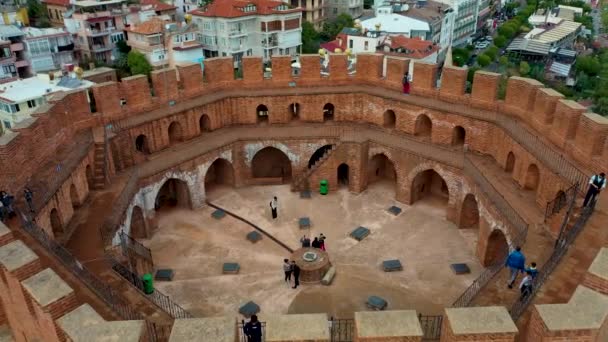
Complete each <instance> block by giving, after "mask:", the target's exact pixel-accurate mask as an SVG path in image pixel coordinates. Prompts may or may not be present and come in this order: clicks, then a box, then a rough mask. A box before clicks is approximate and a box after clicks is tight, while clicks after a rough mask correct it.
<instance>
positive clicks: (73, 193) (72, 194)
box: [70, 183, 82, 209]
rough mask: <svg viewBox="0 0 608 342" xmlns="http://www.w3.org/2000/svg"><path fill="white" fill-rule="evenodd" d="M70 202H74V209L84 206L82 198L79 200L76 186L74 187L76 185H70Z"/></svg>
mask: <svg viewBox="0 0 608 342" xmlns="http://www.w3.org/2000/svg"><path fill="white" fill-rule="evenodd" d="M70 200H71V201H72V208H73V209H76V208H78V207H80V205H81V204H82V203H81V202H80V198H78V191H77V190H76V185H74V183H72V184H71V185H70Z"/></svg>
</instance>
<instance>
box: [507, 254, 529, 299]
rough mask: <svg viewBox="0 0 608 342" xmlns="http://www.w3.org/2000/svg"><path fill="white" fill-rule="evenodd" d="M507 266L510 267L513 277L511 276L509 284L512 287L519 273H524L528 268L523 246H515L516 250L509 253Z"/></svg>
mask: <svg viewBox="0 0 608 342" xmlns="http://www.w3.org/2000/svg"><path fill="white" fill-rule="evenodd" d="M505 267H509V271H511V277H510V278H509V282H508V283H507V286H508V287H509V288H510V289H512V288H513V283H514V282H515V279H516V278H517V274H518V273H519V272H522V273H523V272H524V271H525V270H526V257H524V255H523V254H522V252H521V247H519V246H517V247H515V250H514V251H513V252H511V254H509V256H508V257H507V262H506V263H505Z"/></svg>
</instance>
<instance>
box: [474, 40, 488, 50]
mask: <svg viewBox="0 0 608 342" xmlns="http://www.w3.org/2000/svg"><path fill="white" fill-rule="evenodd" d="M488 46H490V43H489V42H487V41H483V42H479V43H477V44H475V48H476V49H478V50H481V49H485V48H487V47H488Z"/></svg>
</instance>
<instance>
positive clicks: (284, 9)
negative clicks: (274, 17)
mask: <svg viewBox="0 0 608 342" xmlns="http://www.w3.org/2000/svg"><path fill="white" fill-rule="evenodd" d="M275 9H276V10H277V11H287V10H288V9H289V7H288V6H287V5H279V6H277V7H276V8H275Z"/></svg>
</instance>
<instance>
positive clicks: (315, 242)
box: [312, 237, 321, 248]
mask: <svg viewBox="0 0 608 342" xmlns="http://www.w3.org/2000/svg"><path fill="white" fill-rule="evenodd" d="M320 247H321V243H320V242H319V238H317V237H315V239H314V240H312V248H320Z"/></svg>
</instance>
